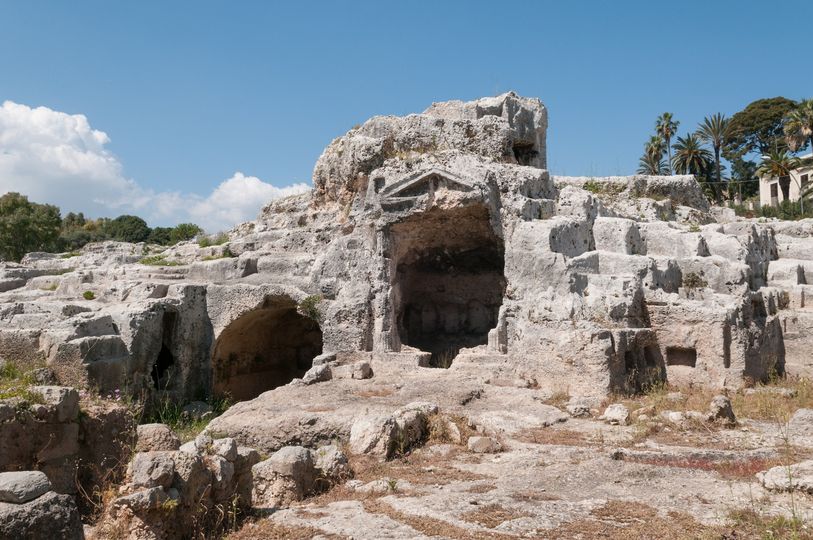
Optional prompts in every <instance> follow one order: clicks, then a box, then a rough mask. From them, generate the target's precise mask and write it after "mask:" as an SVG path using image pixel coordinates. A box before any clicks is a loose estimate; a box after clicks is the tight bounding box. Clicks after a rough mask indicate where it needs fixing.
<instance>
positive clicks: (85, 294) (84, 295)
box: [82, 291, 96, 300]
mask: <svg viewBox="0 0 813 540" xmlns="http://www.w3.org/2000/svg"><path fill="white" fill-rule="evenodd" d="M82 298H84V299H85V300H93V299H95V298H96V295H95V294H94V293H93V291H85V292H83V293H82Z"/></svg>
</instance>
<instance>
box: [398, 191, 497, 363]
mask: <svg viewBox="0 0 813 540" xmlns="http://www.w3.org/2000/svg"><path fill="white" fill-rule="evenodd" d="M393 234H394V240H395V242H396V246H397V249H398V256H397V264H396V272H395V283H396V288H397V301H396V305H395V308H396V320H397V326H398V335H399V338H400V341H401V343H403V344H405V345H409V346H411V347H415V348H417V349H420V350H422V351H426V352H430V353H431V354H432V358H431V361H430V365H432V366H433V367H443V368H447V367H449V366H450V365H451V363H452V360H453V359H454V357H455V356H457V354H458V352H459V351H460V349H462V348H469V347H475V346H478V345H485V344H487V343H488V334H489V331H490V330H491V329H492V328H495V327H496V325H497V317H498V314H499V310H500V306H501V304H502V299H503V295H504V293H505V286H506V281H505V276H504V274H503V269H504V266H505V260H504V249H503V244H502V241H501V240H500V239H499V238H498V237H497V236H496V235H495V234H494V232H493V231H492V228H491V224H490V222H489V217H488V211H487V209H486V208H484V207H473V208H461V209H454V210H445V211H439V212H434V213H431V212H430V213H428V214H425V215H421V216H420V217H418V218H417V219H416V218H413V219H411V220H408V221H406V222H403V223H399V224H397V225H396V226H394V227H393Z"/></svg>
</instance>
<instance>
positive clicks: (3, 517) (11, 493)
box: [0, 471, 85, 540]
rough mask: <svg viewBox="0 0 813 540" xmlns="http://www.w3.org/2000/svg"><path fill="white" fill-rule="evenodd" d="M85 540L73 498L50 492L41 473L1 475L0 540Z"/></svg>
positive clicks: (47, 482) (45, 478) (48, 485)
mask: <svg viewBox="0 0 813 540" xmlns="http://www.w3.org/2000/svg"><path fill="white" fill-rule="evenodd" d="M84 537H85V535H84V531H83V528H82V523H81V522H80V521H79V512H78V511H77V509H76V503H75V502H74V500H73V498H72V497H71V496H70V495H59V494H57V493H55V492H54V491H52V490H51V483H50V482H49V481H48V478H47V477H46V476H45V474H44V473H42V472H40V471H19V472H4V473H0V538H15V539H18V538H19V539H20V540H38V539H40V538H64V539H65V540H79V539H83V538H84Z"/></svg>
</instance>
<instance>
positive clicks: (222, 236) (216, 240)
mask: <svg viewBox="0 0 813 540" xmlns="http://www.w3.org/2000/svg"><path fill="white" fill-rule="evenodd" d="M228 241H229V235H228V234H226V233H219V234H217V235H215V236H204V237H203V238H201V239H200V240H198V245H199V246H200V247H202V248H205V247H211V246H220V245H222V244H225V243H226V242H228Z"/></svg>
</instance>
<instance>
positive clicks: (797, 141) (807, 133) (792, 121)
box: [784, 99, 813, 152]
mask: <svg viewBox="0 0 813 540" xmlns="http://www.w3.org/2000/svg"><path fill="white" fill-rule="evenodd" d="M784 131H785V140H786V141H787V143H788V146H789V147H790V149H791V150H792V151H794V152H796V151H798V150H799V149H801V148H803V147H804V146H805V145H806V144H807V143H808V142H809V143H810V149H811V151H813V99H805V100H803V101H802V102H801V103H799V106H798V107H796V108H795V109H794V110H792V111H791V112H790V113H789V114H788V116H787V117H786V118H785V126H784Z"/></svg>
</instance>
